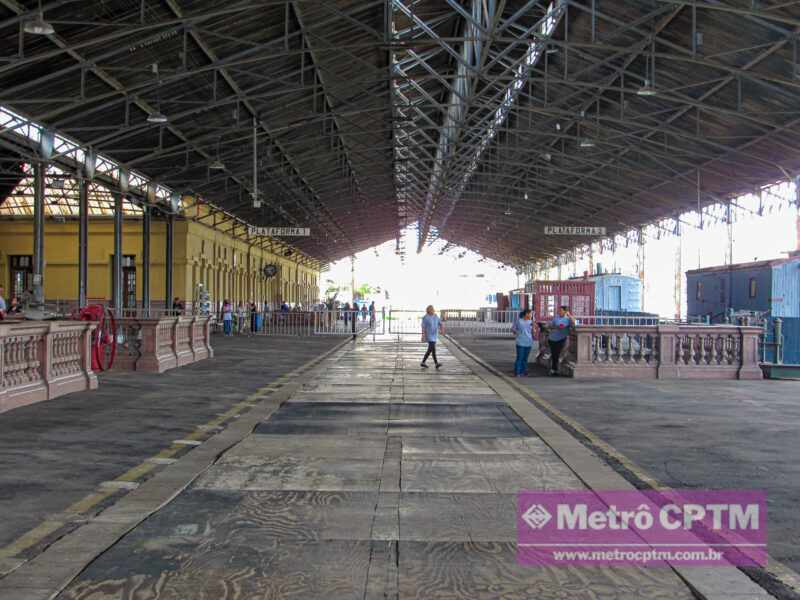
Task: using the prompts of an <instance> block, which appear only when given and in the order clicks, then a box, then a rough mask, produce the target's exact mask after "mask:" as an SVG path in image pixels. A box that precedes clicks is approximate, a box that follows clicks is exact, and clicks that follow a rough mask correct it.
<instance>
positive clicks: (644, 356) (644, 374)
mask: <svg viewBox="0 0 800 600" xmlns="http://www.w3.org/2000/svg"><path fill="white" fill-rule="evenodd" d="M760 333H761V330H760V328H758V327H737V326H731V325H690V324H680V325H678V324H674V325H670V324H665V325H653V326H638V327H636V326H632V325H631V326H627V327H618V326H599V325H578V326H577V327H576V328H575V329H574V330H573V331H572V332H571V334H570V338H569V343H568V346H567V349H566V354H565V359H564V360H562V363H561V369H562V371H564V372H565V374H569V375H572V376H574V377H636V378H659V379H668V378H694V379H720V378H722V379H761V377H762V373H761V369H760V367H759V365H758V336H759V334H760Z"/></svg>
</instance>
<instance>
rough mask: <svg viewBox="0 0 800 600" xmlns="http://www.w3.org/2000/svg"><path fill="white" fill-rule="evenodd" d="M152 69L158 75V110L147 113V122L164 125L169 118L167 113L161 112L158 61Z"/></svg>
mask: <svg viewBox="0 0 800 600" xmlns="http://www.w3.org/2000/svg"><path fill="white" fill-rule="evenodd" d="M151 71H152V72H153V74H154V75H155V76H156V84H157V87H156V110H155V111H154V112H151V113H150V114H149V115H147V122H148V123H151V124H153V125H163V124H164V123H166V122H167V121H169V119H167V115H165V114H164V113H162V112H161V78H160V77H159V75H158V63H157V62H155V63H153V64H152V66H151Z"/></svg>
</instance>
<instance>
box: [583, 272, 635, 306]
mask: <svg viewBox="0 0 800 600" xmlns="http://www.w3.org/2000/svg"><path fill="white" fill-rule="evenodd" d="M589 280H590V281H594V307H595V312H597V313H598V314H599V313H600V311H605V310H612V311H623V312H639V311H641V310H642V282H641V281H639V278H638V277H631V276H629V275H619V274H617V273H609V274H606V275H595V276H594V277H590V278H589Z"/></svg>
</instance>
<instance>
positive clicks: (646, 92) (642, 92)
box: [636, 79, 658, 96]
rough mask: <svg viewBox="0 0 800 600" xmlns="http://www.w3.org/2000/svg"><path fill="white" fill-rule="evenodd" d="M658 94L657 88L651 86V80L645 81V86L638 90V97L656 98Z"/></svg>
mask: <svg viewBox="0 0 800 600" xmlns="http://www.w3.org/2000/svg"><path fill="white" fill-rule="evenodd" d="M657 93H658V92H657V91H656V88H654V87H653V86H652V85H651V84H650V80H649V79H645V80H644V85H643V86H642V87H640V88H639V89H638V90H636V95H637V96H655V95H656V94H657Z"/></svg>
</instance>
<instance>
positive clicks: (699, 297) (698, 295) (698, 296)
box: [694, 281, 703, 302]
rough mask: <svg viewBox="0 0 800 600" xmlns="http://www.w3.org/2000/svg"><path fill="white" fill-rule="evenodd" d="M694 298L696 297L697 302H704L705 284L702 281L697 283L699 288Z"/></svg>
mask: <svg viewBox="0 0 800 600" xmlns="http://www.w3.org/2000/svg"><path fill="white" fill-rule="evenodd" d="M694 297H695V300H700V301H701V302H702V300H703V282H702V281H698V282H697V288H696V289H695V292H694Z"/></svg>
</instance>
